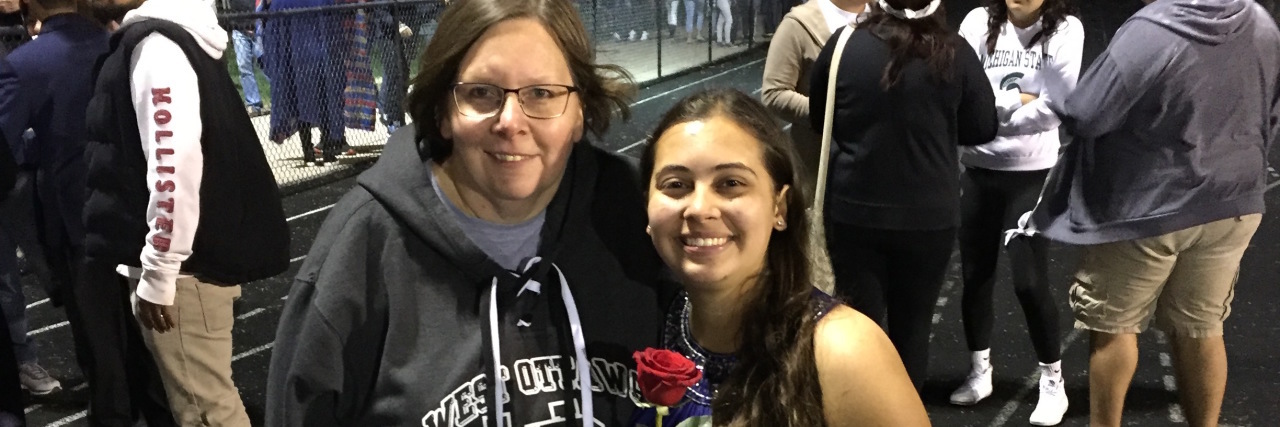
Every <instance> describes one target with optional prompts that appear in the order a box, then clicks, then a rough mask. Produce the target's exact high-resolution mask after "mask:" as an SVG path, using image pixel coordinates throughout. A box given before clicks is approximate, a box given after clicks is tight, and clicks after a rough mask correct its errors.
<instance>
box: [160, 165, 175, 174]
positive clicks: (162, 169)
mask: <svg viewBox="0 0 1280 427" xmlns="http://www.w3.org/2000/svg"><path fill="white" fill-rule="evenodd" d="M175 171H177V168H174V167H173V166H158V167H156V173H167V174H173V173H174V172H175Z"/></svg>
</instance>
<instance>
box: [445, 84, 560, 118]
mask: <svg viewBox="0 0 1280 427" xmlns="http://www.w3.org/2000/svg"><path fill="white" fill-rule="evenodd" d="M577 91H578V88H577V87H574V86H566V85H550V84H548V85H533V86H525V87H522V88H518V89H507V88H504V87H498V86H494V85H491V84H485V83H462V82H459V83H454V84H453V102H454V105H457V106H458V112H460V113H462V115H464V116H468V117H493V116H494V115H497V114H498V112H499V111H502V107H503V106H504V105H505V104H506V102H507V94H508V93H515V94H516V99H517V100H519V101H520V110H521V111H524V115H526V116H529V117H530V118H534V119H554V118H556V117H560V116H561V115H564V112H565V110H566V109H567V108H568V107H569V94H570V93H573V92H577Z"/></svg>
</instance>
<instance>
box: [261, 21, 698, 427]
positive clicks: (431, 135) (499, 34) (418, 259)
mask: <svg viewBox="0 0 1280 427" xmlns="http://www.w3.org/2000/svg"><path fill="white" fill-rule="evenodd" d="M436 34H437V35H436V37H435V38H434V39H432V40H431V44H430V45H429V46H428V47H427V50H426V52H425V53H424V54H423V55H422V57H421V59H420V62H419V64H420V69H421V71H420V72H419V74H418V75H417V77H415V79H414V81H413V86H414V89H413V91H412V92H411V93H410V94H409V101H408V106H409V111H410V114H411V116H412V117H413V119H414V120H413V121H414V124H413V125H410V126H407V127H405V128H403V129H401V130H400V132H397V133H396V134H395V135H393V136H392V137H391V139H390V140H389V141H388V142H387V147H386V152H385V153H384V154H383V155H382V157H381V159H379V160H378V163H377V164H375V165H374V166H373V167H372V168H371V169H370V170H369V171H367V172H365V173H364V174H362V175H361V176H360V177H359V178H358V179H357V184H358V185H357V186H356V187H355V189H353V190H352V191H351V192H350V193H348V194H347V195H346V196H345V197H344V198H343V199H342V201H340V202H339V203H338V205H337V206H335V207H334V209H333V211H332V212H331V213H330V214H329V217H328V219H327V220H326V221H325V223H324V225H323V226H322V227H321V229H320V231H319V234H318V236H317V237H316V243H315V245H313V246H312V248H311V251H310V252H309V253H308V255H307V261H306V263H305V264H303V266H302V267H301V269H300V270H299V272H298V276H297V278H296V279H295V281H294V285H293V289H292V290H291V291H290V293H289V298H288V302H287V303H286V304H285V308H284V311H283V314H282V315H281V320H280V327H279V330H278V331H277V333H276V344H275V351H274V352H273V354H272V359H271V369H270V375H269V379H268V384H267V408H266V414H267V424H268V425H273V426H298V425H408V424H414V425H425V426H459V427H461V426H467V427H478V426H482V425H495V423H494V421H492V420H495V419H506V417H510V418H509V421H510V423H511V424H514V425H533V424H534V423H543V422H544V421H547V422H548V423H549V421H550V420H555V419H557V418H559V417H564V418H559V419H560V420H564V419H565V418H568V420H567V421H565V424H568V425H584V426H590V425H601V424H603V425H608V426H621V425H624V423H625V422H626V421H627V420H628V418H629V417H630V415H631V413H632V411H633V410H634V409H635V405H634V402H633V401H632V398H631V397H632V395H631V393H630V392H629V391H628V390H631V384H632V381H634V379H633V377H632V376H631V375H630V374H629V372H632V370H633V369H634V367H635V362H634V360H633V359H632V357H631V356H632V353H633V352H634V351H637V350H641V349H643V348H645V347H650V346H656V344H657V336H658V331H659V326H660V309H659V307H666V306H667V304H668V303H669V302H670V301H671V298H673V297H674V290H673V289H669V288H670V287H668V288H660V287H658V286H657V285H656V283H657V273H658V272H659V271H660V270H661V269H662V262H661V260H660V259H659V258H658V256H657V254H656V252H655V251H654V249H653V246H652V245H651V244H650V243H649V239H648V237H647V236H646V235H645V233H644V226H645V219H644V199H643V194H642V193H641V188H642V185H641V184H640V182H639V179H638V175H639V174H638V173H637V172H636V170H635V167H634V165H633V164H629V163H628V162H627V161H625V160H623V158H621V157H619V156H617V155H615V154H611V153H608V152H606V151H604V150H603V149H601V148H598V147H596V146H594V145H592V144H591V143H590V142H589V141H587V140H586V136H585V133H586V132H588V131H590V132H592V133H594V134H596V135H597V136H599V135H600V134H602V133H603V132H604V131H605V130H606V129H607V128H608V125H609V123H610V121H611V116H612V115H613V112H614V111H615V110H621V113H622V115H623V117H626V116H627V115H628V113H627V111H628V106H627V103H626V99H627V98H629V97H630V94H631V93H632V92H633V90H634V89H633V86H632V84H631V83H630V76H629V75H628V74H627V73H626V71H625V70H623V69H622V68H621V67H617V66H613V65H598V64H596V63H595V56H594V52H593V50H592V47H591V45H590V44H589V43H590V40H591V39H590V38H588V36H587V32H586V30H585V28H584V27H583V25H582V23H581V21H580V18H579V15H578V13H577V11H576V10H575V9H574V6H573V4H572V3H571V2H570V1H569V0H455V2H454V3H453V4H451V5H450V6H449V7H448V8H447V9H446V11H445V13H444V16H443V17H442V18H441V21H440V27H439V30H438V31H437V33H436ZM530 370H534V371H530ZM520 372H537V374H532V375H524V374H520ZM605 372H609V373H613V374H609V375H602V374H603V373H605ZM577 384H583V385H589V386H578V385H577ZM593 390H594V392H593ZM458 402H471V403H470V404H467V405H466V406H465V407H460V406H459V405H458ZM463 411H465V412H463ZM577 414H582V415H577ZM499 417H502V418H499ZM575 418H581V420H578V419H575ZM486 420H489V421H486ZM503 425H506V424H505V423H504V424H503Z"/></svg>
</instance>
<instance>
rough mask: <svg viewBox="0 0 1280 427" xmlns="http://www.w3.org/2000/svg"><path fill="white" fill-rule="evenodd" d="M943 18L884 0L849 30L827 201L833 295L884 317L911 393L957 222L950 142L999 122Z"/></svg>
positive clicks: (906, 2) (820, 86) (817, 82)
mask: <svg viewBox="0 0 1280 427" xmlns="http://www.w3.org/2000/svg"><path fill="white" fill-rule="evenodd" d="M945 15H946V13H945V12H944V11H943V7H942V3H941V0H934V1H929V0H880V1H879V2H878V3H876V4H875V7H873V8H872V11H871V13H870V16H868V17H867V20H866V21H865V22H863V23H862V24H860V25H858V28H857V29H856V30H854V32H853V34H852V35H851V36H850V37H849V40H848V44H847V45H845V47H844V49H845V50H844V53H843V56H842V59H841V62H840V64H839V65H840V67H839V75H838V76H837V79H836V88H835V103H834V105H835V107H834V110H835V111H833V114H834V117H835V120H834V123H835V126H834V128H833V129H832V136H833V137H832V141H831V150H830V151H831V160H830V162H831V163H830V170H829V172H828V187H827V194H826V205H825V206H824V216H825V218H826V222H827V224H826V225H827V248H828V250H829V251H830V254H831V263H832V270H833V272H834V273H835V281H836V290H837V292H838V293H839V294H840V295H841V296H845V297H847V298H849V299H850V302H851V305H852V306H853V308H855V309H857V310H859V311H862V312H863V313H864V314H866V315H867V316H868V317H870V318H872V319H874V320H876V321H878V322H885V326H886V327H887V329H888V333H889V338H890V339H891V340H892V341H893V343H894V345H895V346H896V347H897V349H898V353H899V354H900V355H901V356H902V361H903V363H904V364H905V365H906V367H907V372H908V373H909V374H910V375H911V380H912V381H913V382H914V383H915V385H916V388H917V389H919V388H920V387H921V386H922V385H923V383H924V379H925V376H926V374H927V370H928V369H927V368H928V362H929V332H930V328H931V327H932V325H933V323H932V321H933V310H934V307H936V302H937V299H938V294H939V293H940V291H941V289H942V282H943V279H944V277H945V274H946V269H947V265H948V263H949V262H950V260H951V251H952V248H954V246H955V236H956V229H957V228H958V226H959V225H960V179H959V176H960V170H959V165H960V161H959V159H958V158H957V157H958V154H957V150H956V146H957V145H960V146H968V145H978V144H982V143H985V142H988V141H991V139H992V138H994V137H995V136H996V126H997V118H996V111H995V97H994V95H993V94H992V91H991V86H990V85H988V84H987V81H986V80H987V79H986V75H985V74H983V72H982V64H981V63H980V62H978V58H977V56H976V55H974V53H973V49H970V48H969V47H968V45H966V44H965V42H964V40H963V39H961V38H960V37H959V36H958V35H956V33H955V32H953V31H951V30H949V29H948V28H947V25H946V21H945V19H944V16H945ZM842 31H848V29H841V30H839V31H837V32H836V33H835V34H834V35H832V37H837V36H839V35H840V34H841V32H842ZM835 45H836V43H827V45H826V46H825V47H823V50H822V53H821V54H820V55H819V56H818V59H817V61H816V62H815V63H814V65H813V70H814V72H813V76H812V77H811V78H810V82H811V83H810V84H811V86H810V89H809V112H810V114H809V118H810V120H811V123H812V125H813V127H814V128H815V129H822V124H823V117H824V115H825V114H826V102H827V85H828V84H827V80H828V76H829V74H830V71H829V69H830V66H831V58H832V56H833V53H834V51H835Z"/></svg>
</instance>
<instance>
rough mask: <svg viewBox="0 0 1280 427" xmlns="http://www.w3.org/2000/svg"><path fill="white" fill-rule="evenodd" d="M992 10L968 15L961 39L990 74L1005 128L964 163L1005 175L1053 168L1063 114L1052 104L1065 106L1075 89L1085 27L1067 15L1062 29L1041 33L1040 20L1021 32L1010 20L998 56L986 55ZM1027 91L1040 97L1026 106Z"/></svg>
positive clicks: (966, 152)
mask: <svg viewBox="0 0 1280 427" xmlns="http://www.w3.org/2000/svg"><path fill="white" fill-rule="evenodd" d="M988 16H989V15H987V9H986V8H983V7H980V8H977V9H974V10H973V11H971V12H969V15H968V16H965V18H964V22H962V23H961V24H960V36H961V37H964V39H965V40H966V41H967V42H969V45H970V46H972V47H973V49H974V51H976V52H977V53H978V58H979V59H981V60H982V67H983V69H985V70H986V72H987V78H988V79H989V80H990V81H991V87H992V89H994V90H995V93H996V110H997V111H998V113H999V115H1000V130H999V132H998V134H997V135H998V136H996V139H995V140H993V141H991V142H989V143H986V144H983V145H979V146H976V147H964V148H962V149H961V152H960V161H961V162H963V163H964V164H965V165H966V166H973V167H979V168H983V169H992V170H1005V171H1032V170H1042V169H1049V168H1051V167H1053V165H1054V163H1056V162H1057V160H1058V147H1059V146H1060V145H1061V142H1060V141H1059V140H1058V125H1060V124H1061V122H1060V121H1059V120H1058V116H1057V115H1055V114H1054V113H1053V111H1051V110H1050V109H1049V104H1050V103H1054V102H1062V101H1063V100H1064V99H1065V98H1066V96H1067V95H1068V94H1070V93H1071V91H1072V90H1074V89H1075V87H1076V80H1078V79H1079V77H1080V62H1081V59H1080V57H1081V54H1082V51H1083V49H1084V27H1083V26H1081V25H1080V20H1079V19H1076V17H1074V16H1068V17H1067V18H1066V19H1065V20H1064V21H1063V22H1062V23H1060V24H1058V28H1057V31H1055V32H1053V33H1052V34H1046V35H1044V36H1041V38H1040V40H1038V41H1036V43H1035V44H1034V45H1030V46H1028V45H1027V44H1028V42H1030V41H1031V38H1032V37H1034V36H1035V35H1036V33H1038V32H1040V29H1041V21H1036V23H1035V24H1033V25H1031V26H1030V27H1027V28H1018V27H1016V26H1014V25H1013V24H1012V23H1010V22H1009V21H1007V20H1006V21H1005V22H1004V24H1003V25H1001V26H1000V36H999V38H998V39H997V40H996V48H995V51H994V52H988V51H987V18H988ZM1022 93H1029V94H1033V95H1036V96H1037V98H1036V100H1034V101H1032V102H1030V103H1028V104H1026V105H1023V104H1022V95H1021V94H1022Z"/></svg>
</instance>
